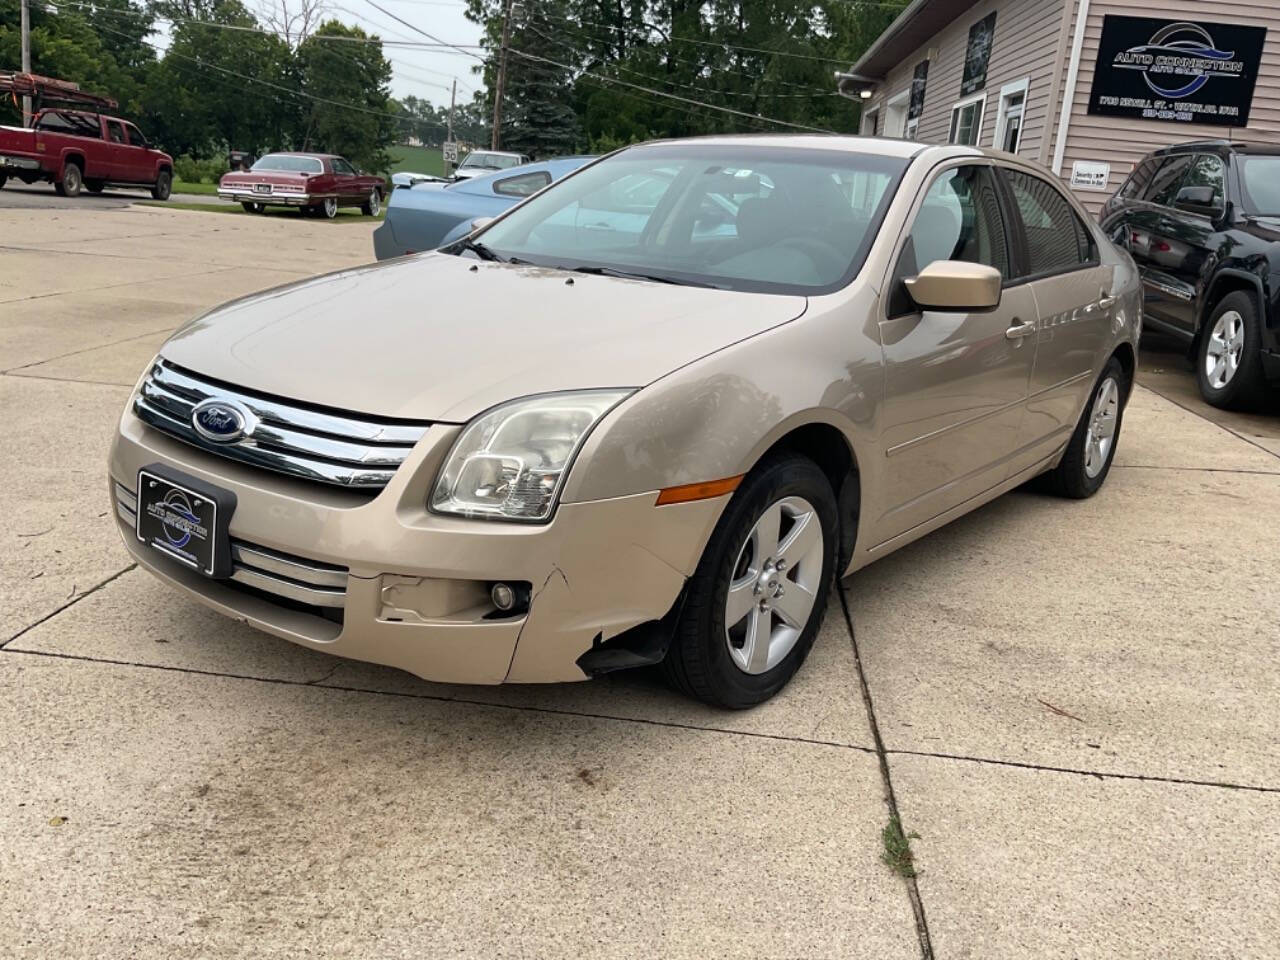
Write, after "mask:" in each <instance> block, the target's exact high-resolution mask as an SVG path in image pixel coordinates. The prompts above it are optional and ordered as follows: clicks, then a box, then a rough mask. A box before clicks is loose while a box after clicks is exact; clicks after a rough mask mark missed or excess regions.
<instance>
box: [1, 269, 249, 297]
mask: <svg viewBox="0 0 1280 960" xmlns="http://www.w3.org/2000/svg"><path fill="white" fill-rule="evenodd" d="M239 269H240V268H239V267H222V268H220V269H218V270H206V271H204V272H203V273H175V274H173V275H171V276H164V277H148V278H147V279H145V280H126V281H124V282H123V283H104V284H103V285H102V286H100V287H93V288H92V289H90V290H81V289H76V290H55V291H54V292H52V293H33V294H31V296H29V297H14V298H12V299H10V300H0V305H3V304H6V303H29V302H30V301H32V300H48V299H49V298H50V297H66V296H71V295H73V294H77V293H97V292H99V291H101V290H118V289H120V288H121V287H142V286H146V285H147V284H149V283H163V282H165V281H167V280H190V279H192V278H194V277H209V276H212V275H213V274H215V273H227V272H228V271H230V270H239Z"/></svg>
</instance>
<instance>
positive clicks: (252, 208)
mask: <svg viewBox="0 0 1280 960" xmlns="http://www.w3.org/2000/svg"><path fill="white" fill-rule="evenodd" d="M240 206H242V207H244V212H245V213H262V212H263V211H264V210H266V209H267V205H266V204H265V203H257V202H256V201H253V200H241V201H240Z"/></svg>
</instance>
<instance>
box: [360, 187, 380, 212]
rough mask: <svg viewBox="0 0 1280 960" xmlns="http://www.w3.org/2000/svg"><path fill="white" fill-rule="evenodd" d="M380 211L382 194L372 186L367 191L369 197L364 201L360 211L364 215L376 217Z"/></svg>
mask: <svg viewBox="0 0 1280 960" xmlns="http://www.w3.org/2000/svg"><path fill="white" fill-rule="evenodd" d="M381 211H382V194H381V193H379V192H378V188H377V187H374V188H373V189H372V190H370V191H369V199H368V200H366V201H365V202H364V205H363V206H362V207H361V208H360V212H361V213H363V214H364V215H365V216H366V217H376V216H377V215H378V214H379V213H380V212H381Z"/></svg>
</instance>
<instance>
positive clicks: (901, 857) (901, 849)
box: [880, 813, 920, 879]
mask: <svg viewBox="0 0 1280 960" xmlns="http://www.w3.org/2000/svg"><path fill="white" fill-rule="evenodd" d="M880 839H881V840H882V841H883V842H884V852H883V853H881V854H880V859H881V860H882V861H884V863H885V864H886V865H887V866H888V867H889V869H890V870H892V871H893V872H894V873H896V874H897V875H898V876H900V877H906V878H907V879H911V878H912V877H914V876H915V875H916V865H915V856H914V854H912V852H911V841H912V840H919V839H920V834H918V833H916V832H914V831H912V832H911V833H903V832H902V821H901V820H900V819H899V818H898V815H897V814H896V813H895V814H892V815H891V816H890V817H889V822H888V823H886V824H885V825H884V829H883V830H881V831H880Z"/></svg>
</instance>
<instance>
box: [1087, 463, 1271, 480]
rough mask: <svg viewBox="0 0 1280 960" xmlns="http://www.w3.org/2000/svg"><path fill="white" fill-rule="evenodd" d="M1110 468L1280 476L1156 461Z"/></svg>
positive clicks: (1123, 464) (1264, 472)
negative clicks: (1183, 465)
mask: <svg viewBox="0 0 1280 960" xmlns="http://www.w3.org/2000/svg"><path fill="white" fill-rule="evenodd" d="M1111 469H1112V470H1178V471H1181V472H1184V473H1243V474H1247V475H1250V476H1255V477H1280V469H1276V470H1241V469H1239V468H1238V467H1166V466H1161V465H1160V464H1158V463H1113V464H1112V465H1111Z"/></svg>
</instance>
